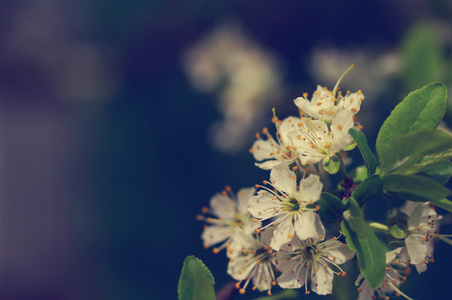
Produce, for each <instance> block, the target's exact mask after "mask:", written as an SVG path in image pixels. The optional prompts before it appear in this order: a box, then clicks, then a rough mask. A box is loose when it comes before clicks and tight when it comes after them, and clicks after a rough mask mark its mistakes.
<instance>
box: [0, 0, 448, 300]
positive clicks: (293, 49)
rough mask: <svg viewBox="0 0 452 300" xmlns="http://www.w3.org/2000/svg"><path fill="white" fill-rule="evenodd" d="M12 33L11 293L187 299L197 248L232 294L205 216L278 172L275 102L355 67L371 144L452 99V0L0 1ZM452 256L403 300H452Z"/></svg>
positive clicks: (280, 105)
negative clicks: (267, 156) (444, 93)
mask: <svg viewBox="0 0 452 300" xmlns="http://www.w3.org/2000/svg"><path fill="white" fill-rule="evenodd" d="M0 36H1V44H0V299H19V300H21V299H46V300H59V299H176V298H177V282H178V279H179V274H180V270H181V268H182V263H183V260H184V258H185V257H186V256H187V255H191V254H194V255H196V256H197V257H199V258H201V259H202V260H203V261H204V262H205V263H206V265H207V266H208V267H209V268H210V270H211V271H212V273H213V275H214V276H215V278H216V288H217V289H219V288H221V287H222V286H223V285H225V284H226V283H228V282H230V280H231V278H230V277H229V276H228V275H227V274H226V266H227V259H226V258H225V256H224V253H221V254H218V255H214V254H213V253H212V252H211V250H210V249H209V250H205V249H204V248H203V246H202V241H201V238H200V235H201V232H202V227H203V224H202V222H199V221H196V219H195V216H196V215H197V214H198V213H200V210H201V207H202V206H205V205H208V202H209V199H210V197H211V196H212V195H214V194H215V193H216V192H219V191H221V190H222V189H223V188H224V186H225V185H230V186H231V187H232V189H233V190H234V191H237V190H238V189H240V188H242V187H248V186H253V185H254V184H256V183H258V182H261V181H262V180H263V179H266V178H268V172H265V171H262V170H259V169H258V168H256V167H255V166H254V160H253V158H252V156H251V155H250V154H249V153H248V148H249V147H250V145H251V144H252V142H253V137H254V133H255V132H256V131H259V130H260V129H262V127H264V126H270V125H271V123H270V119H271V116H272V114H271V108H272V107H276V108H277V109H276V111H277V114H278V116H279V117H280V118H284V117H286V116H288V115H296V114H297V110H296V107H295V105H294V104H293V102H292V100H293V99H295V98H296V97H298V96H301V95H302V93H303V92H308V93H309V94H311V93H312V92H313V91H314V90H315V88H316V85H317V84H321V85H326V86H328V87H329V88H330V89H331V88H333V86H334V84H335V82H336V80H337V79H338V77H339V76H340V74H342V73H343V71H344V70H345V69H346V68H347V67H348V66H349V65H351V64H352V63H354V64H356V67H355V68H354V69H353V70H352V71H351V72H350V73H349V74H347V76H346V77H345V79H344V80H343V81H342V83H341V87H342V89H343V90H347V89H350V90H352V91H356V90H358V89H361V90H362V91H363V93H364V94H365V96H366V100H365V101H364V102H363V105H362V109H361V112H360V113H359V114H358V120H359V122H361V124H362V125H364V129H363V131H364V132H365V133H366V135H367V137H368V139H369V141H371V147H374V141H375V138H376V134H377V131H378V128H379V127H380V126H381V124H382V123H383V121H384V119H385V118H386V117H387V115H388V114H389V112H390V111H391V110H392V108H393V107H394V106H395V105H396V104H397V103H398V102H399V101H401V100H402V99H403V97H404V96H405V95H406V94H407V93H408V92H409V91H411V90H413V89H416V88H420V87H422V86H423V85H425V84H427V83H429V82H431V81H442V82H444V83H445V84H446V85H447V86H448V87H449V90H451V89H452V86H451V84H452V2H451V1H449V0H433V1H428V0H398V1H394V0H391V1H390V0H370V1H365V2H363V1H356V0H344V1H333V0H322V1H300V0H298V1H292V0H283V1H278V2H277V3H276V2H273V1H267V2H265V1H256V0H230V1H204V0H192V1H191V0H185V1H184V0H166V1H164V0H132V1H118V0H110V1H106V0H89V1H87V0H78V1H67V0H66V1H63V0H48V1H33V0H16V1H11V0H4V1H1V2H0ZM451 118H452V115H451V114H449V113H448V114H447V115H446V125H447V122H448V121H451ZM270 128H271V127H270ZM271 131H273V129H272V128H271ZM354 154H357V153H356V151H355V152H354ZM355 162H356V163H357V164H359V163H361V162H360V161H359V156H357V159H356V160H355ZM450 229H451V228H450V227H449V232H451V231H450ZM449 247H450V246H448V245H446V244H440V245H439V246H438V247H437V249H436V251H435V260H436V261H437V262H436V263H434V264H431V265H430V266H429V270H428V271H427V273H423V274H422V275H421V276H418V275H417V274H414V275H413V276H411V278H409V280H408V282H407V283H406V284H405V286H404V291H406V292H407V294H409V295H411V296H412V297H414V298H416V299H429V298H434V297H436V298H437V299H445V298H444V297H445V296H443V295H445V294H446V293H447V292H450V291H451V288H450V285H448V281H449V275H446V274H448V273H446V267H447V266H450V265H451V260H450V255H447V254H448V253H450V248H449ZM413 273H414V272H413ZM350 280H351V281H353V280H354V278H350ZM351 293H352V294H353V293H355V291H354V290H353V291H352V292H351ZM260 295H261V294H259V293H257V292H256V293H254V292H251V291H249V292H248V293H247V294H246V295H244V296H240V297H238V298H237V299H253V298H256V297H258V296H260ZM309 297H311V298H313V299H317V297H316V296H315V295H312V294H311V295H310V296H309ZM320 298H323V299H334V297H333V296H330V297H319V299H320Z"/></svg>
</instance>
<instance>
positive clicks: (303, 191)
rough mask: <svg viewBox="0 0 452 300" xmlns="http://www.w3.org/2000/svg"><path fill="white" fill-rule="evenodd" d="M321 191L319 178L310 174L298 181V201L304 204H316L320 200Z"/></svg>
mask: <svg viewBox="0 0 452 300" xmlns="http://www.w3.org/2000/svg"><path fill="white" fill-rule="evenodd" d="M322 189H323V183H322V182H320V177H319V176H317V175H314V174H311V175H309V177H308V178H306V179H302V180H301V181H300V192H299V194H300V199H301V200H302V201H303V202H306V203H310V202H316V201H317V200H319V199H320V194H321V193H322Z"/></svg>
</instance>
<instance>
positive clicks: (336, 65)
mask: <svg viewBox="0 0 452 300" xmlns="http://www.w3.org/2000/svg"><path fill="white" fill-rule="evenodd" d="M311 62H312V63H311V68H312V72H313V75H314V77H316V78H317V80H318V81H321V82H325V84H326V85H333V84H334V83H335V82H336V80H337V78H338V77H339V76H340V75H341V70H345V69H346V68H347V67H348V66H350V65H351V64H355V65H356V66H358V67H357V68H355V69H354V70H353V72H350V73H349V74H348V75H347V76H346V77H345V78H344V79H343V81H342V83H343V84H344V85H346V86H348V87H350V88H352V89H363V90H365V91H366V94H371V95H375V94H376V93H377V92H378V91H379V90H381V89H383V88H384V87H385V85H386V82H387V80H388V79H389V78H391V76H394V75H395V74H397V73H398V72H399V71H400V69H401V62H400V57H399V55H398V54H397V53H395V52H386V53H375V52H373V51H369V50H368V49H360V48H356V49H337V48H333V47H317V48H314V50H313V51H312V54H311ZM369 98H370V99H371V98H372V97H369Z"/></svg>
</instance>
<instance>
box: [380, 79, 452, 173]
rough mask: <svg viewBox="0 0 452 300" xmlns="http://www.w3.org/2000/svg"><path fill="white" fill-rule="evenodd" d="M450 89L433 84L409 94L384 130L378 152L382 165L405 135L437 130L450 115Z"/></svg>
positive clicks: (382, 128) (384, 125) (393, 112)
mask: <svg viewBox="0 0 452 300" xmlns="http://www.w3.org/2000/svg"><path fill="white" fill-rule="evenodd" d="M446 98H447V89H446V86H445V85H444V84H442V83H430V84H429V85H426V86H424V87H423V88H421V89H419V90H415V91H414V92H411V93H410V94H408V96H406V97H405V99H403V101H402V102H401V103H399V104H398V105H397V106H396V107H395V108H394V109H393V111H392V112H391V115H390V116H389V117H388V118H387V119H386V121H385V122H384V123H383V125H382V126H381V128H380V131H379V132H378V136H377V142H376V145H375V147H376V149H377V155H378V158H379V159H380V164H381V165H382V167H383V168H386V165H387V164H386V161H385V158H386V157H387V156H386V152H387V151H388V148H389V147H390V146H391V145H392V143H393V141H394V140H395V139H396V138H397V137H399V136H402V135H405V134H408V133H410V132H416V131H418V130H421V129H436V127H438V125H439V123H440V122H441V120H442V118H443V116H444V114H445V112H446Z"/></svg>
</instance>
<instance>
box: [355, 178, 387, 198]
mask: <svg viewBox="0 0 452 300" xmlns="http://www.w3.org/2000/svg"><path fill="white" fill-rule="evenodd" d="M382 192H383V188H382V184H381V180H380V176H378V175H373V176H371V177H369V178H366V179H365V180H364V181H363V182H361V183H360V184H359V185H358V186H357V187H356V188H355V189H354V190H353V192H352V197H353V198H355V200H356V201H357V202H358V203H359V204H362V203H364V202H365V201H367V200H368V199H370V198H372V197H377V196H380V195H381V193H382Z"/></svg>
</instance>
